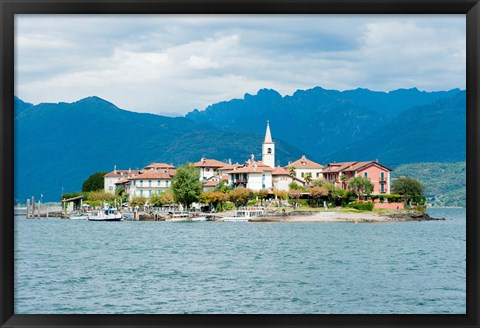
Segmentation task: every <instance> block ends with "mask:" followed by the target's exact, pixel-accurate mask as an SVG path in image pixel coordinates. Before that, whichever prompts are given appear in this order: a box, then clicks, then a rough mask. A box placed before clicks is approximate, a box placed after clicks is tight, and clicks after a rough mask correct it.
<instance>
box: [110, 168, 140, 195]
mask: <svg viewBox="0 0 480 328" xmlns="http://www.w3.org/2000/svg"><path fill="white" fill-rule="evenodd" d="M140 172H141V171H140V170H131V169H128V170H117V166H116V165H115V166H114V167H113V171H112V172H109V173H107V174H105V175H104V176H103V188H104V190H105V192H108V193H111V194H114V193H115V189H116V187H117V183H118V182H119V181H121V180H125V179H128V178H131V177H134V176H136V175H138V174H140Z"/></svg>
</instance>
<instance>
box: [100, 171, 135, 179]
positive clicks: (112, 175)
mask: <svg viewBox="0 0 480 328" xmlns="http://www.w3.org/2000/svg"><path fill="white" fill-rule="evenodd" d="M141 172H142V171H140V170H117V171H116V173H115V171H112V172H109V173H107V174H105V175H104V177H105V178H121V177H131V176H134V175H138V174H140V173H141Z"/></svg>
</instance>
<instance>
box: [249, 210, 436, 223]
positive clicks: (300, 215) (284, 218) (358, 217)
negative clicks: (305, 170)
mask: <svg viewBox="0 0 480 328" xmlns="http://www.w3.org/2000/svg"><path fill="white" fill-rule="evenodd" d="M428 220H445V218H432V217H430V216H429V215H428V214H426V213H425V214H424V213H420V212H414V211H408V212H407V211H402V212H398V213H391V214H378V213H375V212H371V213H365V212H362V213H352V212H340V211H325V212H291V213H288V215H281V216H271V217H262V218H256V219H253V220H251V222H353V223H360V222H398V221H428Z"/></svg>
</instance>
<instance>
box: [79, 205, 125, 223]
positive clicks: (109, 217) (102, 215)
mask: <svg viewBox="0 0 480 328" xmlns="http://www.w3.org/2000/svg"><path fill="white" fill-rule="evenodd" d="M87 218H88V221H121V220H122V213H120V212H118V210H117V209H116V208H114V207H108V208H104V209H103V210H100V211H98V212H97V213H96V214H93V215H92V214H89V215H88V216H87Z"/></svg>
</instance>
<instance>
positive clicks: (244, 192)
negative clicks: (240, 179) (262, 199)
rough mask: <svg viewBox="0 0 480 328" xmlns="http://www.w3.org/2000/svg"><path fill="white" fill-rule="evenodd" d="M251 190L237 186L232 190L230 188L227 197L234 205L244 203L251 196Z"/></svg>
mask: <svg viewBox="0 0 480 328" xmlns="http://www.w3.org/2000/svg"><path fill="white" fill-rule="evenodd" d="M252 194H253V193H252V191H251V190H250V189H246V188H243V187H238V188H235V189H233V190H230V192H229V193H228V199H229V200H230V201H231V202H232V203H234V204H235V206H237V207H238V206H241V205H246V204H247V202H248V200H249V199H250V197H251V196H252Z"/></svg>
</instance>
